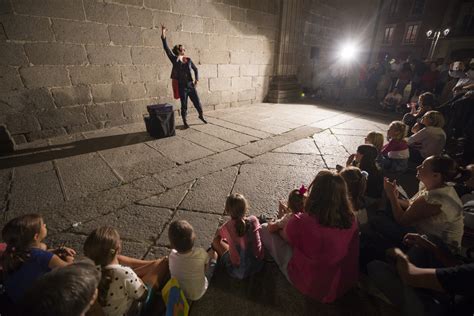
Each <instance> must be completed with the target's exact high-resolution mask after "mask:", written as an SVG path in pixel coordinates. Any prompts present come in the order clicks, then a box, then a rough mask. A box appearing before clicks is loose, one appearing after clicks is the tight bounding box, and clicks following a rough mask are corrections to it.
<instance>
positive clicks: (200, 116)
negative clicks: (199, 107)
mask: <svg viewBox="0 0 474 316" xmlns="http://www.w3.org/2000/svg"><path fill="white" fill-rule="evenodd" d="M199 119H200V120H201V121H203V122H204V124H207V121H206V120H205V119H204V116H202V115H199Z"/></svg>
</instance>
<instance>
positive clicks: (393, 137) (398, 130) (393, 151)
mask: <svg viewBox="0 0 474 316" xmlns="http://www.w3.org/2000/svg"><path fill="white" fill-rule="evenodd" d="M406 134H407V126H406V125H405V124H404V123H403V122H401V121H393V122H392V123H390V125H389V127H388V131H387V139H388V140H389V142H388V143H387V144H385V145H384V146H383V148H382V151H381V154H382V157H383V158H382V167H383V169H384V170H386V171H389V172H404V171H405V170H406V169H407V167H408V158H409V157H410V153H409V151H408V144H407V142H406V141H405V136H406Z"/></svg>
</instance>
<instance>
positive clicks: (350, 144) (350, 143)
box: [335, 135, 365, 153]
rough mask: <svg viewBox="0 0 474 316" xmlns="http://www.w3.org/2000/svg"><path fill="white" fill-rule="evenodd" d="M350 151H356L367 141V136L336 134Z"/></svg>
mask: <svg viewBox="0 0 474 316" xmlns="http://www.w3.org/2000/svg"><path fill="white" fill-rule="evenodd" d="M335 136H336V138H337V140H338V141H339V142H340V143H341V144H342V146H344V148H345V149H346V151H347V152H348V153H356V152H357V147H359V145H362V144H364V143H365V136H358V135H355V136H352V135H335Z"/></svg>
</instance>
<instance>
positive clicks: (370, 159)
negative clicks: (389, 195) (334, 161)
mask: <svg viewBox="0 0 474 316" xmlns="http://www.w3.org/2000/svg"><path fill="white" fill-rule="evenodd" d="M376 160H377V149H376V148H375V147H374V146H373V145H370V144H364V145H360V146H359V147H357V152H356V153H355V154H351V155H350V156H349V158H348V159H347V163H346V167H349V166H354V167H359V168H360V170H363V171H366V172H367V173H368V174H369V175H368V178H367V192H366V195H367V196H368V197H370V198H372V199H373V201H374V199H380V198H381V197H382V191H383V175H382V172H381V171H380V168H379V166H378V165H377V162H376Z"/></svg>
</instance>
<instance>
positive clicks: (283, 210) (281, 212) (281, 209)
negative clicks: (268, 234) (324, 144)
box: [277, 201, 288, 218]
mask: <svg viewBox="0 0 474 316" xmlns="http://www.w3.org/2000/svg"><path fill="white" fill-rule="evenodd" d="M286 213H288V206H286V205H285V203H284V202H282V201H278V215H277V217H278V218H282V217H283V215H285V214H286Z"/></svg>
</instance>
